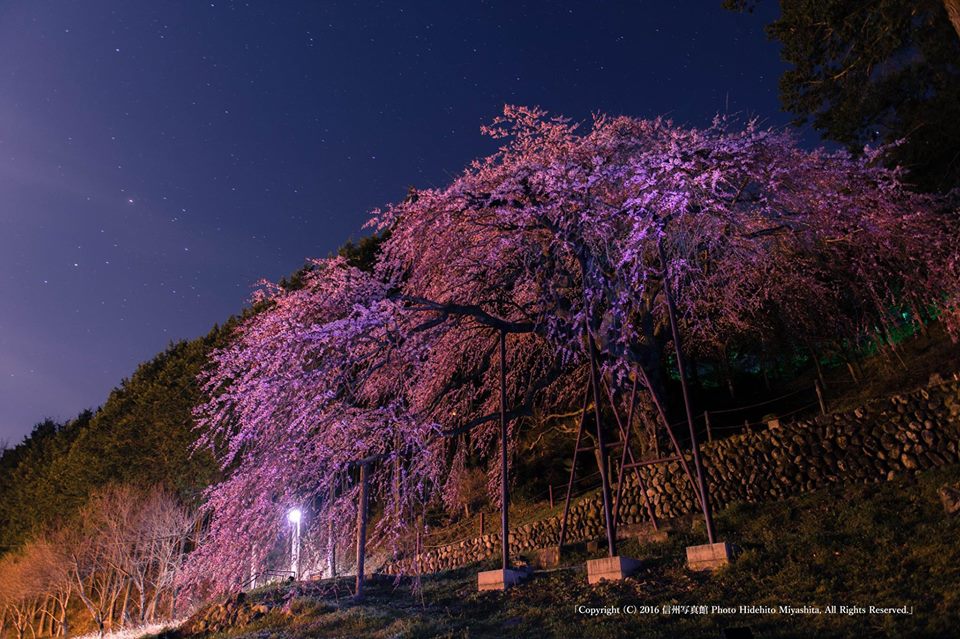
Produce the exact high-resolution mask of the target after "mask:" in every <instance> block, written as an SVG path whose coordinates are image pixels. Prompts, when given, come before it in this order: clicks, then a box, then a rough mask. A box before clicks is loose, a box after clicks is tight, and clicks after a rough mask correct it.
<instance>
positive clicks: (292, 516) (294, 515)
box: [287, 508, 303, 524]
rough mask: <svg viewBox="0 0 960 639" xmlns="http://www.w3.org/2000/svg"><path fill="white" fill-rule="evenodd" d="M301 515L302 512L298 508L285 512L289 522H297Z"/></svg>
mask: <svg viewBox="0 0 960 639" xmlns="http://www.w3.org/2000/svg"><path fill="white" fill-rule="evenodd" d="M302 516H303V513H301V512H300V509H299V508H294V509H293V510H291V511H290V512H288V513H287V521H289V522H290V523H291V524H299V523H300V517H302Z"/></svg>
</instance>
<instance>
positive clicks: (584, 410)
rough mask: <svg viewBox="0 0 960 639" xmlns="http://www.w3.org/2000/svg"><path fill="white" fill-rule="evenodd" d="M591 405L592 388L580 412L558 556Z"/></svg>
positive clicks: (587, 392)
mask: <svg viewBox="0 0 960 639" xmlns="http://www.w3.org/2000/svg"><path fill="white" fill-rule="evenodd" d="M589 403H590V387H589V386H587V388H586V390H585V391H584V394H583V408H582V409H581V410H580V424H579V425H578V426H577V441H576V443H575V444H574V445H573V463H571V464H570V479H569V480H568V481H567V496H566V497H564V499H563V517H561V518H560V537H559V539H558V540H557V556H558V557H559V556H560V553H562V552H563V542H564V540H565V539H566V536H567V516H568V515H569V514H570V495H571V493H572V492H573V480H574V479H575V478H576V475H577V453H578V452H579V450H580V440H581V439H583V425H584V422H586V421H587V406H588V405H589Z"/></svg>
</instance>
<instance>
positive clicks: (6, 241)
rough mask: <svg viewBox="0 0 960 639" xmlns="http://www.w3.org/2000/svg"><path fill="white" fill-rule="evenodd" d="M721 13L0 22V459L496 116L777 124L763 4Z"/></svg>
mask: <svg viewBox="0 0 960 639" xmlns="http://www.w3.org/2000/svg"><path fill="white" fill-rule="evenodd" d="M720 4H721V0H697V1H696V2H693V1H685V2H662V1H659V0H658V1H646V2H640V1H638V0H632V1H628V2H570V3H562V2H549V3H548V2H540V3H535V2H519V1H517V0H513V1H504V2H450V1H447V2H400V1H398V2H382V3H362V2H329V1H317V2H291V1H284V2H270V1H266V0H264V1H263V2H249V3H246V2H244V3H241V2H225V1H220V0H218V1H216V2H197V1H189V2H188V1H182V2H163V1H160V0H149V1H146V0H144V1H140V2H133V1H129V0H128V1H123V2H121V1H119V0H117V1H114V2H107V1H92V0H84V1H83V2H64V1H60V2H45V1H40V0H21V1H11V0H6V1H5V2H2V3H0V440H7V441H8V442H10V443H16V442H17V441H18V440H19V439H20V438H21V437H22V436H23V435H25V434H26V433H28V432H29V431H30V429H31V428H32V425H33V424H34V423H36V422H38V421H40V420H41V419H42V418H44V417H53V418H56V419H67V418H71V417H73V416H75V415H76V414H77V413H78V412H79V411H80V410H82V409H84V408H95V407H97V406H99V405H100V404H102V403H103V401H104V400H105V399H106V397H107V394H108V393H109V391H110V389H111V388H112V387H114V386H116V385H117V384H119V382H120V380H121V379H122V378H124V377H127V376H129V375H130V374H131V373H132V372H133V371H134V369H135V368H136V366H137V364H138V363H139V362H141V361H144V360H146V359H149V358H150V357H152V356H153V355H154V354H155V353H157V352H158V351H160V350H162V349H163V348H165V347H166V346H167V345H168V344H169V343H170V342H171V341H176V340H180V339H184V338H193V337H196V336H198V335H200V334H203V333H206V332H207V331H208V330H209V329H210V327H211V326H212V325H213V324H214V323H216V322H222V321H223V320H225V319H226V318H227V317H228V316H230V315H231V314H233V313H236V312H238V311H239V310H240V309H241V308H242V306H243V305H244V303H245V302H246V300H247V298H248V297H249V294H250V291H251V286H252V285H253V284H254V283H255V282H256V281H257V280H259V279H260V278H263V277H266V278H270V279H278V278H280V277H283V276H284V275H287V274H289V273H291V272H293V271H294V270H296V269H297V268H298V267H300V266H301V265H302V264H303V262H304V259H305V258H307V257H311V256H325V255H327V254H329V253H331V252H332V251H334V250H335V249H336V248H337V247H338V246H340V245H341V244H343V242H344V241H346V240H347V239H349V238H351V237H353V238H354V239H356V238H359V237H361V236H362V235H363V230H362V229H361V226H362V225H363V223H364V221H365V220H366V218H367V215H368V212H369V211H370V210H371V209H372V208H375V207H377V206H381V205H384V204H386V203H389V202H392V201H396V200H398V199H400V198H402V197H403V195H404V194H405V192H406V190H407V188H408V186H411V185H415V186H420V187H426V186H436V185H441V184H443V183H445V182H447V181H448V180H449V179H450V177H451V176H453V175H455V174H457V173H459V172H460V171H461V169H462V168H463V167H464V166H465V165H466V163H467V162H469V161H470V160H471V159H473V158H475V157H478V156H480V155H485V154H487V153H489V152H490V151H492V150H493V149H494V148H495V145H494V143H493V142H491V141H490V140H488V139H485V138H484V137H483V136H481V135H480V132H479V128H480V126H481V124H483V123H486V122H489V120H490V119H492V118H493V117H494V116H496V115H497V114H498V113H499V112H500V111H501V110H502V107H503V104H504V103H513V104H526V105H539V106H541V107H544V108H546V109H548V110H550V111H551V112H555V113H562V114H565V115H568V116H570V117H573V118H575V119H577V120H583V119H586V118H589V116H590V114H591V113H592V112H595V111H603V112H606V113H610V114H628V115H636V116H654V115H658V114H665V115H668V116H669V117H671V118H673V119H674V120H676V121H678V122H683V123H688V124H693V125H698V124H704V123H706V122H707V121H709V119H710V118H712V117H713V116H714V114H716V113H717V112H731V113H732V112H736V113H740V114H742V115H743V116H744V117H746V116H752V115H756V116H759V117H760V118H761V119H762V120H763V121H765V122H766V123H768V124H771V125H783V124H785V123H787V122H788V121H789V116H787V115H786V114H783V113H781V112H780V111H779V105H778V101H777V79H778V77H779V75H780V73H781V72H782V71H783V68H784V66H783V63H782V62H781V61H780V60H779V57H778V53H777V45H776V44H774V43H771V42H769V41H768V40H767V39H766V36H765V35H764V33H763V25H764V24H766V23H767V22H769V21H770V20H771V19H772V18H773V17H774V16H773V15H772V14H771V13H770V12H771V11H776V3H774V2H764V3H760V5H761V6H760V9H759V10H758V12H757V13H755V14H753V15H737V14H733V13H729V12H726V11H724V10H723V9H721V7H720Z"/></svg>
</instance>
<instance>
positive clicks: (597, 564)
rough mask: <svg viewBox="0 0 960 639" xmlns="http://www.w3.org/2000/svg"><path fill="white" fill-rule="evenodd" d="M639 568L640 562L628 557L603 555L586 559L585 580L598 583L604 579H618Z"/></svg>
mask: <svg viewBox="0 0 960 639" xmlns="http://www.w3.org/2000/svg"><path fill="white" fill-rule="evenodd" d="M639 569H640V562H639V561H637V560H636V559H631V558H630V557H619V556H617V557H604V558H603V559H590V560H589V561H587V582H588V583H590V584H595V583H599V582H600V581H603V580H604V579H606V580H608V581H619V580H621V579H623V578H624V577H628V576H630V575H632V574H633V573H635V572H636V571H637V570H639Z"/></svg>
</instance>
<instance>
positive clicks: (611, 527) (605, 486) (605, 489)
mask: <svg viewBox="0 0 960 639" xmlns="http://www.w3.org/2000/svg"><path fill="white" fill-rule="evenodd" d="M584 324H585V326H586V329H587V330H586V337H587V342H588V343H589V347H590V387H591V391H592V394H593V416H594V419H595V420H596V422H597V446H598V447H599V448H600V460H599V461H600V463H599V464H598V466H600V483H601V486H602V488H601V492H602V493H603V517H604V520H605V522H606V526H607V554H608V556H610V557H615V556H616V555H617V533H616V526H617V524H616V522H615V521H613V509H612V508H611V499H612V498H611V496H610V478H609V477H608V476H607V446H606V444H605V443H604V440H603V439H604V438H603V422H602V421H601V420H600V390H599V388H598V383H597V348H596V345H595V344H594V343H593V335H592V334H591V332H590V322H589V321H588V320H587V319H586V318H584Z"/></svg>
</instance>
